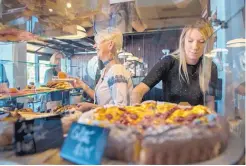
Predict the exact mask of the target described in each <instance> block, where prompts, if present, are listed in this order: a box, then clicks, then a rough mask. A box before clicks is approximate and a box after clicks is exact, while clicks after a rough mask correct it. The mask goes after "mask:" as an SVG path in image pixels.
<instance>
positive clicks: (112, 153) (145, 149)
mask: <svg viewBox="0 0 246 166" xmlns="http://www.w3.org/2000/svg"><path fill="white" fill-rule="evenodd" d="M86 118H89V119H90V120H87V121H85V120H84V121H83V120H81V119H83V115H82V117H81V119H80V120H79V121H80V122H86V123H89V124H93V125H99V126H104V127H109V128H110V129H111V131H110V133H111V134H110V135H109V138H108V140H109V141H108V145H107V148H106V152H105V157H108V158H110V159H114V160H123V161H127V162H131V163H135V164H141V165H143V164H149V165H153V164H159V165H163V164H191V163H197V162H200V161H205V160H209V159H211V158H214V157H216V156H218V155H219V154H220V153H221V152H222V151H223V150H224V149H225V148H226V146H227V140H228V137H229V127H228V123H227V121H226V120H225V119H224V118H223V117H220V116H218V115H216V113H215V112H213V111H211V110H209V109H208V108H207V107H205V106H202V105H198V106H188V107H187V106H186V107H183V106H180V105H177V104H172V103H164V104H158V103H156V102H145V103H142V104H140V105H136V106H125V107H117V106H113V107H108V108H103V107H100V108H97V109H95V110H94V111H93V113H92V115H91V116H87V117H86ZM119 126H120V127H119ZM129 154H130V155H129Z"/></svg>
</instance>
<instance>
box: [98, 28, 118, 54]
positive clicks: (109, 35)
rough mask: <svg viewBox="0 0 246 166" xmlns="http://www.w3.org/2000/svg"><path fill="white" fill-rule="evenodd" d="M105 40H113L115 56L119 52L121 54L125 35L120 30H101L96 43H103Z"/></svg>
mask: <svg viewBox="0 0 246 166" xmlns="http://www.w3.org/2000/svg"><path fill="white" fill-rule="evenodd" d="M105 40H112V41H113V42H114V44H115V50H114V52H113V54H114V55H113V56H116V55H117V52H119V51H120V50H121V49H122V46H123V35H122V33H121V31H120V30H119V29H116V28H112V27H110V28H107V29H104V30H101V31H100V32H99V33H98V34H97V35H96V36H95V42H96V43H101V42H102V41H105Z"/></svg>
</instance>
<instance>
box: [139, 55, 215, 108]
mask: <svg viewBox="0 0 246 166" xmlns="http://www.w3.org/2000/svg"><path fill="white" fill-rule="evenodd" d="M201 64H202V58H200V59H199V61H198V63H197V64H196V65H188V64H187V71H188V75H189V81H190V84H188V83H186V82H185V81H184V80H183V79H182V78H181V77H179V60H178V59H176V58H174V57H173V56H166V57H164V58H163V59H162V60H160V61H159V62H158V63H157V64H156V65H155V66H154V67H153V68H152V69H151V71H150V72H149V73H148V75H147V76H146V77H145V78H144V80H143V81H142V82H143V83H144V84H146V85H147V86H148V87H149V88H150V89H151V88H153V87H154V86H155V85H156V84H157V83H159V81H162V84H163V95H164V101H166V102H172V103H180V102H188V103H190V104H191V105H198V104H204V100H203V99H204V95H203V93H202V91H201V89H200V84H199V66H200V65H201ZM216 81H217V67H216V65H215V64H214V63H212V69H211V79H210V84H209V90H208V92H206V95H210V96H215V88H216Z"/></svg>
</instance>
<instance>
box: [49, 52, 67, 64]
mask: <svg viewBox="0 0 246 166" xmlns="http://www.w3.org/2000/svg"><path fill="white" fill-rule="evenodd" d="M57 55H60V56H62V58H64V57H65V56H64V54H63V53H62V52H59V51H56V52H55V53H54V54H53V55H52V56H51V57H50V64H53V65H54V64H55V61H56V58H57Z"/></svg>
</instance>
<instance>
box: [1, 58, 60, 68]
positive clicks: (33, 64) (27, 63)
mask: <svg viewBox="0 0 246 166" xmlns="http://www.w3.org/2000/svg"><path fill="white" fill-rule="evenodd" d="M13 63H21V64H26V65H30V66H46V67H55V66H56V65H52V64H45V63H33V62H26V61H11V60H1V59H0V64H13Z"/></svg>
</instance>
